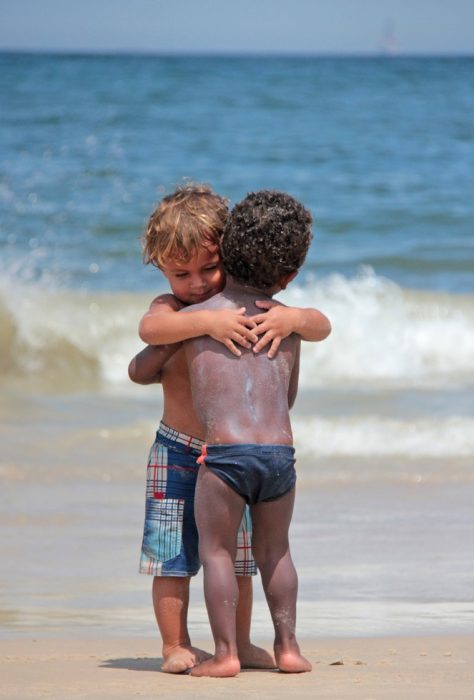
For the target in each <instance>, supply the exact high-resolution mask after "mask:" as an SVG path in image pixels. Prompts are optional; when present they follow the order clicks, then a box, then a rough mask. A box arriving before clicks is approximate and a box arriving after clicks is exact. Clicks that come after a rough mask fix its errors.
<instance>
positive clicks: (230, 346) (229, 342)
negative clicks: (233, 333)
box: [224, 338, 242, 357]
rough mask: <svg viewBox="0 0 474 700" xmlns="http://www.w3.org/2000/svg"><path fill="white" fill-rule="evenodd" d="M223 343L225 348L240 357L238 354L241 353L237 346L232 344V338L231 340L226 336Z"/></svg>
mask: <svg viewBox="0 0 474 700" xmlns="http://www.w3.org/2000/svg"><path fill="white" fill-rule="evenodd" d="M224 345H225V346H226V348H227V349H228V350H230V351H231V353H232V354H233V355H236V356H237V357H240V356H241V355H242V353H241V351H240V350H239V348H237V347H236V346H235V345H234V343H233V342H232V340H231V339H230V338H226V339H225V340H224Z"/></svg>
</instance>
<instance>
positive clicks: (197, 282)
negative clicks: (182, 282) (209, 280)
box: [191, 275, 205, 289]
mask: <svg viewBox="0 0 474 700" xmlns="http://www.w3.org/2000/svg"><path fill="white" fill-rule="evenodd" d="M191 284H192V287H193V289H201V287H204V286H205V280H204V277H201V275H196V276H195V277H193V278H192V280H191Z"/></svg>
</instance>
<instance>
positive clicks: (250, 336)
mask: <svg viewBox="0 0 474 700" xmlns="http://www.w3.org/2000/svg"><path fill="white" fill-rule="evenodd" d="M236 333H240V335H241V336H242V337H243V338H245V339H246V340H247V341H249V342H250V343H256V342H257V340H258V335H257V334H256V333H254V331H253V330H252V329H251V328H246V326H240V327H239V330H238V331H236Z"/></svg>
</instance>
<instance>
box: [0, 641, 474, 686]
mask: <svg viewBox="0 0 474 700" xmlns="http://www.w3.org/2000/svg"><path fill="white" fill-rule="evenodd" d="M202 646H203V648H207V649H208V650H210V645H209V642H206V643H203V644H202ZM301 647H302V651H303V653H304V654H305V655H306V656H307V657H308V658H309V659H310V661H311V662H312V663H313V671H312V673H305V674H302V675H287V674H282V673H279V672H277V671H271V672H269V671H242V672H241V673H240V674H239V675H238V676H237V677H236V678H226V679H210V678H192V677H191V676H186V675H180V676H172V675H169V674H166V673H160V672H159V671H160V666H161V661H162V659H161V657H160V655H159V648H160V647H159V642H158V641H157V640H154V639H137V638H130V639H104V640H99V639H87V640H84V639H83V640H63V639H36V640H33V639H27V640H24V639H23V640H0V656H1V671H0V676H1V683H0V697H2V698H3V697H4V698H8V699H9V700H14V699H18V698H21V699H22V700H28V699H29V698H35V699H36V698H57V699H58V700H69V699H70V698H87V700H96V699H97V700H99V699H100V698H114V699H115V700H125V699H127V700H129V699H130V698H135V697H141V698H150V699H151V698H153V699H156V698H160V697H167V698H176V700H180V699H181V698H190V699H193V700H194V698H203V699H204V698H216V699H217V698H218V699H219V700H220V698H240V697H242V698H245V700H254V699H255V700H258V699H259V698H271V699H272V700H279V699H280V698H281V700H283V699H285V700H288V698H291V699H292V700H294V699H296V698H312V699H313V698H317V699H318V700H325V699H326V698H327V699H333V698H334V699H336V698H337V699H338V700H339V699H340V700H353V699H354V700H355V699H357V700H385V699H388V698H389V699H390V700H402V699H405V698H406V699H407V700H411V699H413V700H421V699H423V700H433V699H436V698H439V699H441V698H442V699H443V700H457V699H461V698H462V700H472V699H473V698H474V636H449V637H448V636H437V637H392V638H370V639H362V638H356V639H347V640H346V639H331V640H320V639H318V640H307V639H303V640H302V644H301Z"/></svg>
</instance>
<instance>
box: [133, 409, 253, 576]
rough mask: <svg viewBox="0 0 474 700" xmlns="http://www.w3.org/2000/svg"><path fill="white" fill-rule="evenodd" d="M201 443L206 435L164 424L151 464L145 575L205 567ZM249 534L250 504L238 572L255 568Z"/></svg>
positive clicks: (194, 571) (191, 571)
mask: <svg viewBox="0 0 474 700" xmlns="http://www.w3.org/2000/svg"><path fill="white" fill-rule="evenodd" d="M202 445H203V442H202V440H198V439H197V438H193V437H191V436H190V435H186V434H185V433H179V432H178V431H177V430H173V429H172V428H169V427H168V426H167V425H165V424H164V423H160V427H159V429H158V432H157V433H156V440H155V442H154V443H153V445H152V447H151V450H150V455H149V458H148V466H147V479H146V508H145V527H144V532H143V542H142V550H141V556H140V573H142V574H151V575H152V576H194V575H195V574H197V572H198V571H199V569H200V567H201V562H200V560H199V539H198V532H197V527H196V521H195V519H194V491H195V488H196V479H197V475H198V471H199V465H198V464H197V458H198V457H199V455H200V454H201V447H202ZM251 536H252V523H251V519H250V514H249V510H248V507H246V508H245V511H244V515H243V518H242V523H241V525H240V528H239V534H238V538H237V555H236V559H235V573H236V575H237V576H253V575H254V574H256V573H257V567H256V564H255V561H254V559H253V556H252V543H251Z"/></svg>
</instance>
